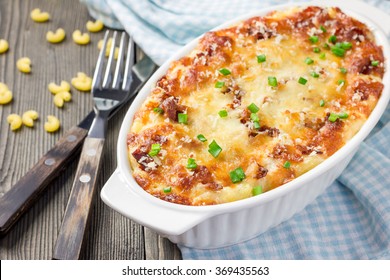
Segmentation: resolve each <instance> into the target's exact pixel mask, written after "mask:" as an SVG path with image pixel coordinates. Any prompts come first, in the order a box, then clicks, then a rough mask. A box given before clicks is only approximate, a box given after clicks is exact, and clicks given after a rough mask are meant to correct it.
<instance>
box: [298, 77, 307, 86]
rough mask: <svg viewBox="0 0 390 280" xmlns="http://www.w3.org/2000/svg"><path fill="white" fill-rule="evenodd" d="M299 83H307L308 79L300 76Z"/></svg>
mask: <svg viewBox="0 0 390 280" xmlns="http://www.w3.org/2000/svg"><path fill="white" fill-rule="evenodd" d="M298 83H300V84H301V85H306V83H307V80H306V79H305V78H303V77H299V80H298Z"/></svg>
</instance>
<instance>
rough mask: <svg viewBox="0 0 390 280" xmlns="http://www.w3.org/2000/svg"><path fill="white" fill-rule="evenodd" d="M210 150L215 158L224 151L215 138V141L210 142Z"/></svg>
mask: <svg viewBox="0 0 390 280" xmlns="http://www.w3.org/2000/svg"><path fill="white" fill-rule="evenodd" d="M208 152H209V153H210V154H211V155H212V156H213V157H215V158H217V157H218V155H219V154H220V153H221V152H222V148H221V147H220V146H219V145H218V144H217V142H215V140H213V142H211V143H210V145H209V150H208Z"/></svg>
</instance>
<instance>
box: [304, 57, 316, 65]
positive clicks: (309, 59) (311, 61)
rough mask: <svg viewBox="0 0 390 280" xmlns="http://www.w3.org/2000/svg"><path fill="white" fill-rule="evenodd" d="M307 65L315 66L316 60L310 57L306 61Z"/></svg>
mask: <svg viewBox="0 0 390 280" xmlns="http://www.w3.org/2000/svg"><path fill="white" fill-rule="evenodd" d="M305 63H306V64H307V65H310V64H313V63H314V60H313V59H311V58H310V57H307V58H306V59H305Z"/></svg>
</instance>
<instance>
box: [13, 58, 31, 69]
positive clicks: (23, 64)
mask: <svg viewBox="0 0 390 280" xmlns="http://www.w3.org/2000/svg"><path fill="white" fill-rule="evenodd" d="M16 67H17V68H18V69H19V71H20V72H23V73H30V72H31V60H30V59H29V58H28V57H22V58H19V59H18V61H17V62H16Z"/></svg>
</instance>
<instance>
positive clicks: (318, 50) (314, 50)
mask: <svg viewBox="0 0 390 280" xmlns="http://www.w3.org/2000/svg"><path fill="white" fill-rule="evenodd" d="M313 52H315V53H320V52H321V49H320V48H319V47H315V48H313Z"/></svg>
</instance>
